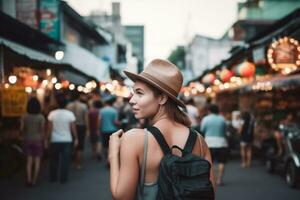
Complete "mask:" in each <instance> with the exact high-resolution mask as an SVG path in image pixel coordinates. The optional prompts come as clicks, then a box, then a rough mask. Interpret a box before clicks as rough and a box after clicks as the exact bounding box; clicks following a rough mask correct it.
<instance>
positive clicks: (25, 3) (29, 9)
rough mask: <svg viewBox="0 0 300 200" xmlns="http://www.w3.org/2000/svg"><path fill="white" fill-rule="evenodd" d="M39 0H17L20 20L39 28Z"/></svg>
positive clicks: (17, 12) (17, 11) (17, 14)
mask: <svg viewBox="0 0 300 200" xmlns="http://www.w3.org/2000/svg"><path fill="white" fill-rule="evenodd" d="M37 8H38V6H37V0H17V1H16V17H17V19H18V20H19V21H21V22H23V23H25V24H27V25H28V26H31V27H32V28H34V29H38V18H37Z"/></svg>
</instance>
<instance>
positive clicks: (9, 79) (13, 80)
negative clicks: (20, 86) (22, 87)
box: [8, 75, 17, 84]
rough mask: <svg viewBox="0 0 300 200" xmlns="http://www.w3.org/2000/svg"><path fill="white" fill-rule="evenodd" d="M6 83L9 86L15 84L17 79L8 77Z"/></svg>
mask: <svg viewBox="0 0 300 200" xmlns="http://www.w3.org/2000/svg"><path fill="white" fill-rule="evenodd" d="M8 82H9V83H10V84H15V83H16V82H17V77H16V76H14V75H12V76H9V77H8Z"/></svg>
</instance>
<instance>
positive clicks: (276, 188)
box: [0, 158, 300, 200]
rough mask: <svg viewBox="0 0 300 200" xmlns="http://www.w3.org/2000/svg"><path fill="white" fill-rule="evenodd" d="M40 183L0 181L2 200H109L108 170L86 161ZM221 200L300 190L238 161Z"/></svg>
mask: <svg viewBox="0 0 300 200" xmlns="http://www.w3.org/2000/svg"><path fill="white" fill-rule="evenodd" d="M43 172H44V173H43V175H42V177H41V179H42V180H41V181H40V183H39V185H38V186H36V187H34V188H26V187H25V186H24V181H22V180H21V177H20V176H21V175H20V174H19V175H16V176H15V177H14V178H12V179H9V180H5V181H4V180H1V182H0V188H1V200H38V199H43V200H71V199H72V200H85V199H88V200H96V199H99V200H100V199H101V200H110V199H111V197H110V194H109V186H108V178H109V177H108V169H107V168H105V166H104V164H103V163H99V162H97V161H92V160H90V159H88V158H86V166H85V169H84V170H82V171H77V170H75V169H74V168H72V170H71V174H70V181H69V182H68V183H67V184H65V185H61V184H59V183H49V182H48V181H47V180H46V178H47V173H46V171H45V170H44V171H43ZM216 197H217V198H216V199H221V200H227V199H228V200H229V199H243V200H248V199H249V200H253V199H255V200H269V199H270V200H271V199H272V200H281V199H284V200H299V199H300V189H290V188H288V186H287V185H286V184H285V182H284V179H283V177H282V176H280V175H276V176H275V175H270V174H267V173H266V172H265V170H264V168H263V167H262V166H261V164H259V163H257V162H256V163H254V166H253V167H252V168H250V169H241V168H240V166H239V162H238V161H237V160H233V161H230V162H229V163H228V165H227V171H226V174H225V185H224V186H222V187H220V188H219V189H218V191H217V196H216Z"/></svg>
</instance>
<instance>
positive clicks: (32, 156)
mask: <svg viewBox="0 0 300 200" xmlns="http://www.w3.org/2000/svg"><path fill="white" fill-rule="evenodd" d="M44 131H45V118H44V116H43V115H42V114H41V104H40V102H39V100H38V99H37V98H36V97H32V98H31V99H29V101H28V104H27V113H26V114H25V115H24V116H23V117H22V118H21V132H22V134H23V137H24V144H25V153H26V175H27V181H26V184H27V185H28V186H32V185H35V184H36V181H37V178H38V175H39V171H40V165H41V157H42V155H43V151H44V145H43V143H44V140H45V134H44ZM32 169H34V170H33V171H32Z"/></svg>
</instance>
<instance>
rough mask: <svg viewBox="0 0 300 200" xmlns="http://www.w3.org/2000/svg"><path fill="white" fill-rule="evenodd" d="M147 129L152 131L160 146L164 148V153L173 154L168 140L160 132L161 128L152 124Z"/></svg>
mask: <svg viewBox="0 0 300 200" xmlns="http://www.w3.org/2000/svg"><path fill="white" fill-rule="evenodd" d="M147 129H148V131H149V132H150V133H152V135H153V136H154V138H155V139H156V141H157V143H158V144H159V146H160V148H161V149H162V151H163V152H164V154H165V155H167V154H171V150H170V148H169V145H168V143H167V142H166V140H165V138H164V136H163V134H162V133H161V132H160V130H159V129H158V128H156V127H155V126H150V127H148V128H147Z"/></svg>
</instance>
